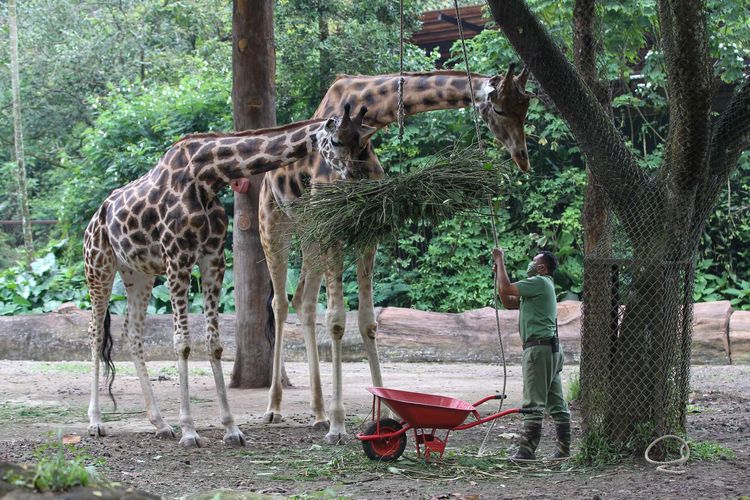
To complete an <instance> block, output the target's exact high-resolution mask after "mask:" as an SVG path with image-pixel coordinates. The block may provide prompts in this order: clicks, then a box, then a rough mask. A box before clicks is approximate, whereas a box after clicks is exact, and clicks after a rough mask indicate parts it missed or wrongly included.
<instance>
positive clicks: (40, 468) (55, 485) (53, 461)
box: [33, 432, 95, 491]
mask: <svg viewBox="0 0 750 500" xmlns="http://www.w3.org/2000/svg"><path fill="white" fill-rule="evenodd" d="M35 454H36V457H37V459H38V463H37V465H36V474H35V475H34V482H33V485H34V488H36V489H37V490H39V491H65V490H68V489H70V488H72V487H73V486H88V485H89V484H90V483H91V482H92V481H93V480H94V478H95V474H94V469H93V468H91V467H88V466H87V465H86V462H87V461H90V460H91V457H90V456H88V455H86V454H84V453H82V452H81V451H80V450H77V449H76V448H75V447H74V446H72V445H64V444H63V442H62V432H59V433H58V435H57V441H56V442H55V443H48V444H44V445H42V446H40V447H39V448H38V449H37V450H36V453H35ZM67 455H70V456H71V458H67Z"/></svg>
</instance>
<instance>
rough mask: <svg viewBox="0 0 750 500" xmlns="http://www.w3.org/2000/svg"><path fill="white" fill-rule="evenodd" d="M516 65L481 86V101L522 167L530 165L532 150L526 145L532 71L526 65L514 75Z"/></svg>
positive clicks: (491, 125) (485, 116) (486, 117)
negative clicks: (529, 151)
mask: <svg viewBox="0 0 750 500" xmlns="http://www.w3.org/2000/svg"><path fill="white" fill-rule="evenodd" d="M513 67H514V65H513V64H511V65H510V67H508V72H507V73H506V74H505V76H501V75H496V76H493V77H492V78H490V79H489V81H488V82H487V84H486V85H485V87H484V88H482V89H480V98H481V101H482V102H480V104H479V105H478V107H479V112H480V114H481V115H482V118H483V119H484V121H485V123H486V124H487V126H488V127H489V128H490V130H491V131H492V133H493V134H494V135H495V137H496V138H497V140H499V141H500V142H501V143H502V144H503V145H504V146H505V148H506V149H507V150H508V151H509V152H510V156H511V157H512V158H513V161H514V162H515V163H516V165H518V168H520V169H521V170H523V171H524V172H526V171H527V170H528V169H529V153H528V151H527V149H526V132H525V131H524V129H523V125H524V122H525V121H526V113H527V112H528V110H529V101H530V100H531V95H530V94H528V93H526V91H525V90H524V87H526V80H528V78H529V71H528V70H527V69H526V68H524V69H523V71H521V73H520V74H519V75H518V76H517V77H514V76H513Z"/></svg>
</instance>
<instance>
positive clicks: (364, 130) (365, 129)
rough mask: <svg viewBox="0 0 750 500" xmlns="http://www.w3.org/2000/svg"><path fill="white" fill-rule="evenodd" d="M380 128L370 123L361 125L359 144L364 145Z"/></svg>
mask: <svg viewBox="0 0 750 500" xmlns="http://www.w3.org/2000/svg"><path fill="white" fill-rule="evenodd" d="M377 131H378V129H377V128H375V127H371V126H369V125H364V124H362V125H360V126H359V144H360V146H364V145H365V143H367V141H369V140H370V137H372V136H373V134H375V132H377Z"/></svg>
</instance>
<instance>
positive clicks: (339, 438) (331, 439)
mask: <svg viewBox="0 0 750 500" xmlns="http://www.w3.org/2000/svg"><path fill="white" fill-rule="evenodd" d="M346 437H347V434H346V432H329V433H328V434H326V437H325V438H324V441H325V442H326V444H332V445H337V444H344V443H346Z"/></svg>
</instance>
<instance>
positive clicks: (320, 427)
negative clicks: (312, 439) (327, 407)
mask: <svg viewBox="0 0 750 500" xmlns="http://www.w3.org/2000/svg"><path fill="white" fill-rule="evenodd" d="M312 428H313V430H314V431H326V432H327V431H328V429H330V428H331V422H330V421H328V420H319V421H317V422H315V423H314V424H313V426H312Z"/></svg>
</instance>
